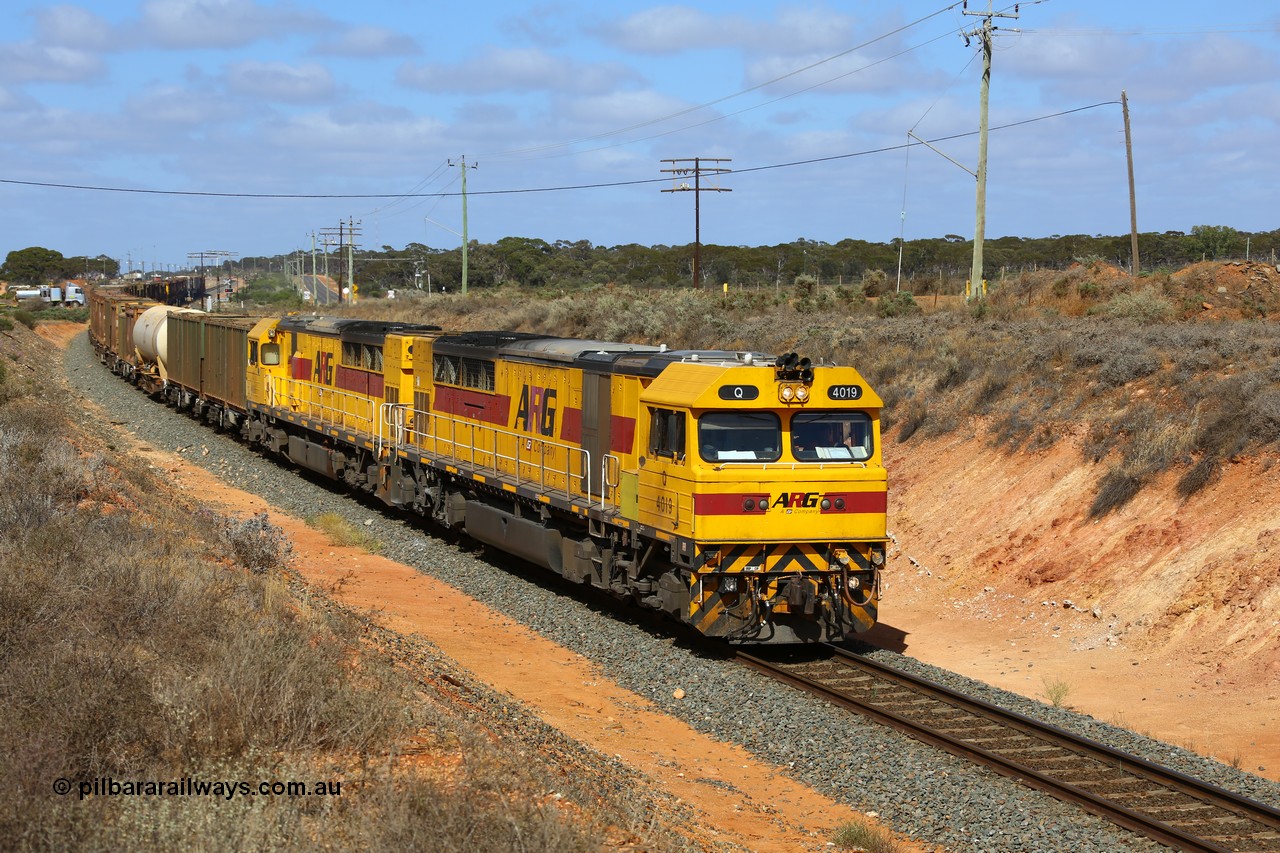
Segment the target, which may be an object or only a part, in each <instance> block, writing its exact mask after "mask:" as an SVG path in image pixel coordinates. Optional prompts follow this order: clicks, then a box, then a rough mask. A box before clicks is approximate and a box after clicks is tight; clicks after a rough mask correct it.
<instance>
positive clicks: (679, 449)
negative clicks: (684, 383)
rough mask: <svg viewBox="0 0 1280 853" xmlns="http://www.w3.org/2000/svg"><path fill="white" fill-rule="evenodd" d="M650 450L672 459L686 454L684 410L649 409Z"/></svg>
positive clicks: (654, 453) (657, 454)
mask: <svg viewBox="0 0 1280 853" xmlns="http://www.w3.org/2000/svg"><path fill="white" fill-rule="evenodd" d="M649 452H650V453H652V454H653V455H654V456H667V457H670V458H672V459H680V458H682V457H683V456H684V412H676V411H672V410H671V409H650V410H649Z"/></svg>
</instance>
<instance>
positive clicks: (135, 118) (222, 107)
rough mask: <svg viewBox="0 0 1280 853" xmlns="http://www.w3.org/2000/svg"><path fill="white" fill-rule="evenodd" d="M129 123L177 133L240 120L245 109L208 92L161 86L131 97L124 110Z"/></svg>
mask: <svg viewBox="0 0 1280 853" xmlns="http://www.w3.org/2000/svg"><path fill="white" fill-rule="evenodd" d="M122 115H123V118H124V119H125V121H127V122H129V123H138V124H142V125H146V126H148V127H152V128H154V127H156V126H158V125H163V126H166V127H168V128H170V129H172V130H173V131H175V132H176V133H182V132H183V131H185V130H187V129H192V128H197V127H201V126H207V125H210V124H213V123H217V122H227V121H235V120H238V119H239V118H240V117H241V116H242V115H243V110H242V109H240V108H238V107H236V106H235V105H233V104H231V103H230V102H228V101H227V100H226V99H224V98H222V97H219V96H217V95H214V94H212V93H209V92H205V91H200V90H192V89H189V88H183V87H181V86H161V87H157V88H155V89H152V90H150V91H147V92H145V93H143V94H141V95H139V96H137V97H134V98H130V99H129V100H128V101H127V102H126V103H125V106H124V109H123V111H122Z"/></svg>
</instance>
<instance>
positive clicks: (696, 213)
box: [662, 157, 733, 287]
mask: <svg viewBox="0 0 1280 853" xmlns="http://www.w3.org/2000/svg"><path fill="white" fill-rule="evenodd" d="M662 162H663V163H670V164H671V168H670V169H663V170H662V171H663V172H665V173H667V174H669V175H671V179H672V180H673V181H674V182H675V184H676V185H675V186H673V187H672V188H671V189H669V190H663V192H664V193H687V192H691V193H693V286H694V287H701V286H702V194H703V193H704V192H715V193H729V192H733V190H731V189H726V188H724V187H720V186H711V187H704V186H703V185H702V173H703V172H706V173H708V174H709V175H712V176H715V177H719V176H720V175H723V174H727V173H729V172H732V171H733V170H732V169H729V168H726V167H722V166H703V165H702V164H703V163H731V162H733V160H732V159H731V158H728V157H685V158H682V159H678V160H663V161H662ZM679 163H692V164H693V168H689V167H688V166H680V165H677V164H679ZM690 173H692V174H693V186H689V182H688V181H682V180H680V179H681V178H682V177H684V176H686V175H689V174H690Z"/></svg>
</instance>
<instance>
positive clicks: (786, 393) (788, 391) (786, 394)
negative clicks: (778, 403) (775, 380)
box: [781, 385, 796, 403]
mask: <svg viewBox="0 0 1280 853" xmlns="http://www.w3.org/2000/svg"><path fill="white" fill-rule="evenodd" d="M795 393H796V389H794V388H792V387H791V386H790V385H783V386H782V393H781V396H782V401H783V402H784V403H789V402H791V398H792V397H794V396H795Z"/></svg>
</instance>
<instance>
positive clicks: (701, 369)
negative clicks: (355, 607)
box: [90, 287, 887, 644]
mask: <svg viewBox="0 0 1280 853" xmlns="http://www.w3.org/2000/svg"><path fill="white" fill-rule="evenodd" d="M90 306H91V310H90V337H91V339H92V342H93V345H94V347H95V350H96V351H97V353H98V355H99V357H100V358H101V359H102V361H103V362H104V363H105V364H107V365H108V366H109V367H110V368H111V369H112V370H113V371H114V372H116V373H118V374H120V375H122V376H124V377H127V378H128V379H130V380H131V381H133V382H134V383H135V384H137V385H139V386H140V387H141V388H143V389H144V390H146V391H147V392H149V393H151V394H153V395H155V396H156V397H158V398H160V399H162V400H164V401H165V402H167V403H169V404H170V405H172V406H175V407H177V408H179V409H183V410H186V411H188V412H190V413H191V414H192V415H195V416H197V417H200V418H202V419H203V420H205V421H207V422H208V423H210V424H212V425H214V426H216V427H218V428H221V429H225V430H229V431H234V432H235V433H237V434H238V435H239V436H240V437H242V438H243V439H244V440H246V441H248V442H250V443H252V444H254V445H257V446H259V447H261V448H263V449H265V450H269V451H270V452H272V453H274V454H277V455H279V456H280V457H283V458H284V459H286V460H288V461H289V462H291V463H292V464H293V465H295V466H298V467H300V468H304V469H307V470H309V471H312V472H316V473H319V474H322V475H324V476H326V477H329V478H332V479H334V480H337V481H340V482H342V483H345V484H346V485H347V486H349V487H350V488H352V489H354V490H359V491H363V492H367V493H370V494H372V495H375V496H376V497H378V498H379V499H381V500H382V501H383V502H385V503H386V504H388V505H391V506H394V507H400V508H404V509H407V510H412V511H414V512H416V513H419V514H421V515H422V516H424V517H429V518H431V519H434V520H435V521H436V522H438V523H439V524H441V525H443V526H445V527H448V528H454V529H457V530H460V531H462V532H465V533H466V534H467V535H468V536H470V537H471V538H473V539H475V540H478V541H479V542H482V543H485V544H487V545H490V546H493V547H495V548H497V549H499V550H501V551H504V552H507V553H509V554H513V555H515V556H518V557H520V558H523V559H524V560H526V561H529V562H532V563H535V564H537V565H539V566H542V567H544V568H547V569H550V570H552V571H554V572H556V573H558V574H560V575H562V576H563V577H565V578H567V579H569V580H571V581H576V582H580V583H584V584H591V585H593V586H595V587H599V588H601V589H604V590H608V591H610V592H612V593H613V594H615V595H616V596H618V597H621V598H625V599H630V600H634V601H635V602H637V603H639V604H640V605H642V606H645V607H650V608H655V609H658V610H661V611H664V612H665V613H667V614H669V615H671V616H672V617H674V618H676V619H677V620H679V621H681V622H683V623H686V624H688V625H690V626H692V628H693V629H694V630H696V631H698V632H699V633H701V634H703V635H705V636H708V637H717V638H723V639H724V640H726V641H729V642H732V643H743V644H745V643H805V642H818V641H840V640H843V639H847V638H850V637H852V636H853V635H855V634H857V633H860V632H862V631H865V630H866V629H868V628H870V627H871V626H872V624H874V622H875V619H876V611H877V606H878V603H879V599H880V593H881V588H882V580H881V578H882V573H883V571H884V566H885V557H886V547H887V534H886V527H885V517H886V494H887V492H886V483H887V479H886V473H885V468H884V465H883V457H882V453H881V441H880V409H881V405H882V404H881V401H880V399H879V397H878V396H877V395H876V394H875V392H874V391H873V390H872V389H871V388H869V387H868V385H867V383H866V382H865V381H864V380H863V378H862V376H860V375H859V374H858V372H857V371H856V370H855V369H853V368H852V367H844V366H836V365H833V364H813V363H811V362H810V361H809V360H808V359H805V358H800V357H798V356H797V355H796V354H794V353H788V354H785V355H782V356H778V357H774V356H770V355H765V354H763V353H759V352H731V351H719V350H672V349H668V348H667V347H666V346H647V345H638V344H628V343H615V342H607V341H592V340H575V339H571V338H563V337H554V336H548V335H538V334H527V333H519V332H503V331H490V332H477V331H470V332H452V333H451V332H446V331H444V330H442V329H440V328H439V327H437V326H431V325H419V324H408V323H396V322H384V321H375V320H358V319H332V318H325V317H318V316H296V315H291V316H285V317H247V316H228V315H222V314H206V313H203V312H200V311H195V310H191V309H184V308H178V307H174V306H170V305H166V304H163V303H160V302H155V301H153V300H150V299H146V298H142V297H139V296H135V295H132V294H129V293H124V292H121V291H119V290H113V289H111V288H108V287H96V288H93V289H92V291H91V293H90Z"/></svg>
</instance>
